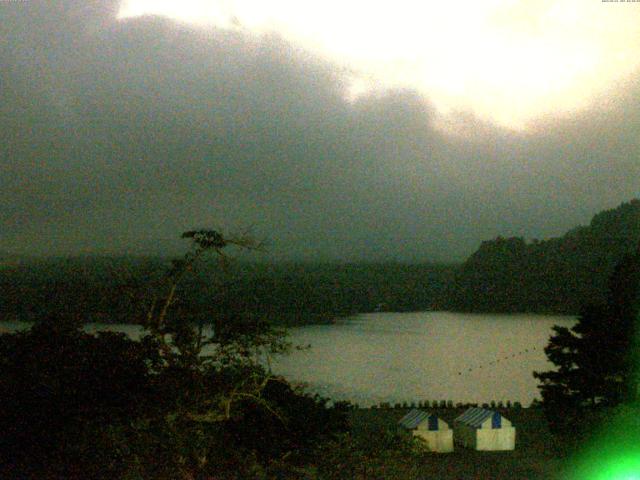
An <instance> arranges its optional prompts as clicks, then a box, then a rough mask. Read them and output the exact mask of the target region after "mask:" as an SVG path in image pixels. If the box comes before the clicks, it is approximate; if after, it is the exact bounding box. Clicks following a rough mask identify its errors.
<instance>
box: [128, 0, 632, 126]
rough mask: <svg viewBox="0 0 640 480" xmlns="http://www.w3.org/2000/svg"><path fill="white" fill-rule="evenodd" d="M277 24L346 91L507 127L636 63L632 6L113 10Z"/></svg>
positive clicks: (146, 2)
mask: <svg viewBox="0 0 640 480" xmlns="http://www.w3.org/2000/svg"><path fill="white" fill-rule="evenodd" d="M149 14H152V15H163V16H167V17H170V18H173V19H176V20H179V21H184V22H189V23H194V24H199V25H201V26H203V27H206V26H207V25H214V26H216V27H219V28H225V29H241V30H245V31H247V32H250V33H254V34H258V35H259V34H264V33H270V32H278V33H279V34H280V35H282V36H283V37H285V38H287V39H288V40H290V41H292V42H295V43H296V44H298V45H301V46H302V47H304V48H307V49H309V50H310V51H312V52H314V53H316V54H319V55H323V56H325V57H327V58H329V59H331V60H332V61H334V62H337V63H338V64H339V65H341V66H343V67H344V68H345V71H348V72H353V73H350V74H349V75H350V76H351V77H352V78H350V80H351V87H350V88H349V90H348V91H347V92H345V95H346V96H347V97H348V98H355V97H357V96H359V95H363V94H366V93H368V92H370V91H372V90H379V89H387V88H397V87H401V88H412V89H416V90H418V91H419V92H421V93H423V94H424V95H425V96H427V97H428V98H429V99H430V101H431V102H433V103H434V105H435V106H436V107H437V108H438V110H439V111H440V112H441V113H443V114H446V113H448V112H452V111H467V112H472V113H474V114H475V115H477V116H479V117H480V118H482V119H484V120H489V121H492V122H495V123H497V124H500V125H502V126H506V127H510V128H515V129H519V128H523V127H525V126H526V124H527V122H528V121H530V120H533V119H534V118H536V117H538V116H540V115H545V114H556V115H557V114H559V115H564V114H567V113H571V112H574V111H576V110H578V109H581V108H584V107H586V106H588V105H589V104H590V102H591V101H592V100H593V98H594V97H595V96H596V95H598V94H601V93H602V92H606V91H607V89H610V88H615V86H614V85H615V84H616V82H618V81H620V80H621V79H624V78H625V77H628V76H629V75H630V74H631V73H632V72H634V71H636V70H637V69H638V67H639V66H640V55H639V54H638V53H637V52H639V51H640V3H635V4H633V3H607V2H600V1H599V0H593V1H590V2H585V1H584V0H554V1H550V0H538V1H536V2H529V1H523V0H502V1H500V0H483V1H482V2H478V1H477V0H459V1H457V2H442V1H423V2H416V1H414V0H396V1H394V2H370V1H363V0H349V1H346V2H345V1H344V0H341V1H338V0H323V1H322V2H319V1H314V2H311V1H309V2H300V1H296V0H272V1H269V2H267V1H265V0H218V1H214V0H124V1H123V3H122V5H121V9H120V13H119V18H121V19H124V18H131V17H137V16H142V15H149Z"/></svg>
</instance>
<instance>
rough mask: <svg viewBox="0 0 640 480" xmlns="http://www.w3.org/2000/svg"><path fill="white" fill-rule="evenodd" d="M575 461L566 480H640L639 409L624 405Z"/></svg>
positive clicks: (614, 413) (616, 410)
mask: <svg viewBox="0 0 640 480" xmlns="http://www.w3.org/2000/svg"><path fill="white" fill-rule="evenodd" d="M610 413H611V414H610V415H609V416H608V420H609V422H608V425H606V426H605V427H604V428H603V429H602V431H601V432H600V434H599V435H597V436H596V437H595V438H594V439H593V440H592V442H590V444H589V445H585V448H584V449H583V451H582V454H580V455H579V456H578V458H574V461H573V462H571V463H572V466H571V467H570V468H569V472H570V474H569V475H564V476H563V477H562V478H563V479H567V480H640V405H639V404H638V403H635V404H633V405H621V406H619V407H617V408H615V409H614V410H613V411H611V412H610Z"/></svg>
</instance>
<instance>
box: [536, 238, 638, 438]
mask: <svg viewBox="0 0 640 480" xmlns="http://www.w3.org/2000/svg"><path fill="white" fill-rule="evenodd" d="M554 331H555V334H554V335H553V336H552V337H551V339H550V341H549V345H548V346H547V347H546V348H545V353H546V354H547V357H548V358H549V360H550V361H551V362H552V363H553V364H554V365H555V366H556V369H554V370H552V371H548V372H542V373H540V372H536V373H535V374H534V376H535V377H536V378H538V379H539V380H540V381H541V384H540V391H541V394H542V398H543V407H544V409H545V413H546V415H547V418H548V420H549V422H550V426H551V427H552V429H553V430H554V431H555V432H556V433H557V434H559V435H561V436H566V437H573V439H578V438H580V435H579V434H580V433H584V434H589V433H591V432H593V431H594V429H595V428H596V427H597V426H598V424H599V422H598V418H599V416H601V415H603V414H604V413H605V412H607V411H608V409H610V408H612V407H615V406H617V405H619V404H622V403H633V402H635V401H637V400H639V399H638V367H639V361H640V354H639V351H640V341H639V339H638V335H639V334H640V245H639V246H638V250H637V252H636V253H635V254H633V255H627V256H625V257H624V258H623V260H622V261H621V262H620V263H619V264H618V265H617V266H616V268H615V269H614V273H613V274H612V276H611V279H610V289H609V295H608V300H607V302H606V303H603V304H600V305H593V304H591V305H588V306H585V308H584V309H583V311H582V313H581V315H580V317H579V319H578V322H577V323H576V324H575V326H573V327H572V328H571V329H568V328H566V327H559V326H556V327H554Z"/></svg>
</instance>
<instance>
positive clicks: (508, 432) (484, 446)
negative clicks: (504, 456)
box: [476, 427, 516, 450]
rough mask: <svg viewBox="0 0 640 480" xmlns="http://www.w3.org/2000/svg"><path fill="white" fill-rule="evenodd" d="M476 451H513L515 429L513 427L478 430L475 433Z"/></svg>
mask: <svg viewBox="0 0 640 480" xmlns="http://www.w3.org/2000/svg"><path fill="white" fill-rule="evenodd" d="M476 435H477V440H476V449H477V450H514V449H515V448H516V429H515V428H513V427H502V428H495V429H492V428H479V429H478V430H477V431H476Z"/></svg>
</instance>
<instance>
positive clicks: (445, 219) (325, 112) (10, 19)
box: [0, 1, 640, 261]
mask: <svg viewBox="0 0 640 480" xmlns="http://www.w3.org/2000/svg"><path fill="white" fill-rule="evenodd" d="M116 11H117V3H113V4H111V5H109V2H91V1H88V2H87V1H83V2H73V1H63V2H59V1H56V2H52V1H47V2H38V1H24V2H2V3H0V17H1V21H0V66H1V69H0V88H1V90H0V122H1V124H0V126H1V128H0V162H1V163H0V249H1V250H9V251H13V252H17V253H35V254H73V253H88V252H99V253H106V252H109V253H116V252H123V251H132V252H136V253H141V252H143V251H150V252H155V251H157V250H158V249H162V248H164V246H165V245H166V244H167V242H169V240H168V239H172V238H177V237H178V236H179V234H180V232H182V231H183V230H185V229H190V228H194V227H208V226H215V227H219V228H223V229H227V230H237V229H241V228H243V227H246V226H248V225H253V226H254V232H255V234H256V235H257V236H259V237H267V238H268V239H269V240H270V244H271V246H270V251H271V255H272V256H273V257H275V258H306V259H348V260H362V259H369V260H381V259H399V260H436V261H443V260H445V261H446V260H458V259H461V258H463V257H464V256H466V255H468V254H470V253H471V252H472V251H473V250H474V249H475V248H477V246H478V244H479V243H480V242H481V241H482V240H484V239H488V238H492V237H495V236H497V235H503V236H511V235H517V236H524V237H526V238H546V237H549V236H555V235H560V234H562V233H564V231H566V230H568V229H570V228H572V227H573V226H575V225H577V224H584V223H587V222H588V221H589V220H590V218H591V216H592V215H593V214H595V213H596V212H598V211H600V210H602V209H605V208H612V207H615V206H617V205H618V204H619V203H621V202H623V201H628V200H630V199H631V198H633V197H637V196H639V194H640V95H639V94H640V82H639V81H638V80H637V79H636V80H633V79H631V80H629V81H626V82H624V83H621V84H618V85H616V86H615V87H613V86H612V89H611V91H610V92H607V94H604V95H602V96H601V97H599V98H598V99H596V100H595V101H594V102H593V105H592V107H590V108H589V109H588V110H587V111H583V112H580V113H577V114H574V115H572V116H565V118H560V119H558V118H544V119H540V120H539V121H538V122H537V124H536V125H537V126H536V128H534V129H529V130H525V131H520V132H510V131H508V130H505V129H503V128H498V127H493V126H491V125H488V124H483V123H481V122H479V121H475V120H474V118H473V117H471V116H469V115H463V116H461V117H460V119H459V121H460V123H461V124H463V125H465V129H467V130H473V132H474V134H473V135H472V136H468V135H464V136H452V135H450V134H445V133H443V132H442V131H439V130H437V129H436V128H435V127H434V117H435V115H436V112H435V111H434V109H433V107H432V106H431V105H430V104H429V102H428V100H425V98H424V96H421V95H418V94H416V93H413V92H411V91H388V92H386V93H385V94H376V95H372V96H368V97H362V98H360V99H359V100H358V101H356V102H355V103H349V102H347V101H346V100H345V99H344V95H343V92H344V82H343V80H342V78H341V77H340V74H339V72H340V69H339V68H337V67H336V66H335V65H332V64H331V63H330V62H329V61H327V60H322V59H320V58H318V57H314V56H313V55H312V54H310V53H308V52H305V51H304V50H302V49H300V48H296V46H294V45H290V44H288V43H287V42H286V41H284V40H282V39H279V38H278V37H277V36H275V35H271V36H264V37H252V36H249V35H247V34H242V33H240V32H228V31H221V30H216V29H214V28H210V29H207V30H205V29H202V28H200V29H195V28H190V27H189V26H187V25H185V24H178V23H175V22H172V21H170V20H167V19H161V18H150V17H146V18H138V19H130V20H127V21H120V22H118V21H116V20H115V12H116ZM169 243H170V242H169Z"/></svg>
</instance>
